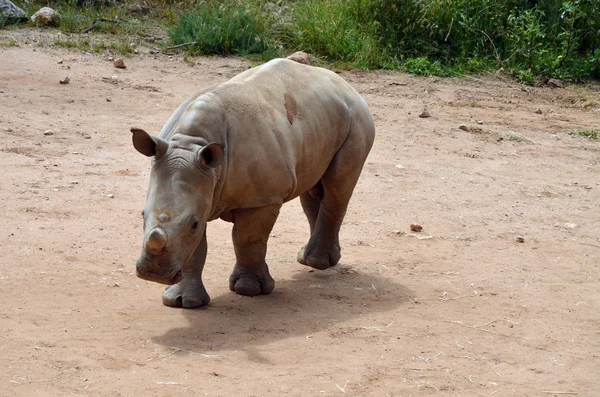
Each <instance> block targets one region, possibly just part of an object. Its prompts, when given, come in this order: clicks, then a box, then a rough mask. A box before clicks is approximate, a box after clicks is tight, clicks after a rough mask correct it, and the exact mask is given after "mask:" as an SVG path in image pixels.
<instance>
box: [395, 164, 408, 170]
mask: <svg viewBox="0 0 600 397" xmlns="http://www.w3.org/2000/svg"><path fill="white" fill-rule="evenodd" d="M395 168H398V169H399V170H401V169H403V168H406V167H405V166H403V165H402V164H396V167H395Z"/></svg>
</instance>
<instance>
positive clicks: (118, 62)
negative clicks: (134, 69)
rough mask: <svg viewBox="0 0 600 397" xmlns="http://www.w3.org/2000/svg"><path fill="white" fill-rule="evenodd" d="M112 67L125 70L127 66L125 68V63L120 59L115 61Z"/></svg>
mask: <svg viewBox="0 0 600 397" xmlns="http://www.w3.org/2000/svg"><path fill="white" fill-rule="evenodd" d="M113 65H115V68H119V69H127V66H125V62H124V61H123V59H121V58H118V59H115V60H114V62H113Z"/></svg>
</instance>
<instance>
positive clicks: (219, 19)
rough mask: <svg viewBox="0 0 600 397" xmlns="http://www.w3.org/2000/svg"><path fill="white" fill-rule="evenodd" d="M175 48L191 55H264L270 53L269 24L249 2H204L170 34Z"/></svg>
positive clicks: (186, 13) (189, 13)
mask: <svg viewBox="0 0 600 397" xmlns="http://www.w3.org/2000/svg"><path fill="white" fill-rule="evenodd" d="M169 38H170V40H171V42H172V43H173V45H180V44H186V43H192V44H188V45H187V46H186V50H187V51H188V52H189V53H191V54H220V55H227V54H241V55H247V54H261V53H265V52H267V51H268V50H269V44H270V43H269V41H270V37H269V35H268V33H267V24H266V20H265V19H264V18H263V17H262V16H261V15H260V13H258V12H257V10H255V9H254V8H252V7H251V6H250V4H249V3H248V2H246V1H242V2H239V3H236V2H222V3H221V2H218V1H202V2H200V3H199V4H198V6H197V8H196V10H195V12H187V11H186V12H185V13H183V15H182V16H181V18H180V19H179V22H178V23H177V24H176V25H175V26H173V27H172V28H171V29H170V30H169Z"/></svg>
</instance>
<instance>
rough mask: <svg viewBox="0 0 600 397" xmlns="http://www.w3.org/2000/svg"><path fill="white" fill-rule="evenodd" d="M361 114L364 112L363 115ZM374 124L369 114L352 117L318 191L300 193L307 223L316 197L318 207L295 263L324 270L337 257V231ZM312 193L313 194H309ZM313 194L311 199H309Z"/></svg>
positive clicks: (331, 264)
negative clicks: (349, 127) (306, 241)
mask: <svg viewBox="0 0 600 397" xmlns="http://www.w3.org/2000/svg"><path fill="white" fill-rule="evenodd" d="M363 116H364V115H363ZM373 138H374V126H373V122H372V119H371V118H370V117H358V116H357V118H356V119H355V121H354V124H353V127H352V129H351V130H350V132H349V134H348V137H347V138H346V141H345V142H344V144H343V145H342V147H340V149H339V150H338V152H337V153H336V155H335V156H334V158H333V160H332V161H331V163H330V164H329V167H327V170H326V171H325V173H324V174H323V176H322V177H321V181H320V185H321V190H320V194H318V195H317V194H314V193H315V192H314V189H315V188H313V189H311V190H309V191H308V195H307V193H304V194H303V195H302V196H300V199H301V201H302V208H303V209H304V212H305V213H306V214H307V216H308V218H309V222H311V218H310V216H309V213H313V212H315V211H314V208H315V206H316V200H315V199H316V198H319V197H320V200H319V201H320V202H319V210H318V215H317V219H316V222H315V224H314V226H313V225H312V224H311V236H310V240H309V241H308V243H307V244H306V245H305V246H304V247H302V249H301V250H300V252H299V253H298V258H297V259H298V262H300V263H301V264H303V265H306V266H310V267H312V268H315V269H319V270H324V269H327V268H329V267H331V266H335V265H336V264H337V263H338V262H339V260H340V258H341V254H340V241H339V232H340V228H341V226H342V222H343V221H344V216H345V215H346V210H347V208H348V203H349V202H350V198H351V197H352V192H353V191H354V187H355V186H356V183H357V182H358V178H359V176H360V173H361V171H362V167H363V165H364V162H365V160H366V158H367V155H368V153H369V150H370V149H371V146H372V145H373ZM311 193H313V194H311ZM311 197H313V198H314V199H311ZM307 208H308V209H309V212H307Z"/></svg>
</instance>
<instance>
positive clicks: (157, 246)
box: [146, 228, 167, 255]
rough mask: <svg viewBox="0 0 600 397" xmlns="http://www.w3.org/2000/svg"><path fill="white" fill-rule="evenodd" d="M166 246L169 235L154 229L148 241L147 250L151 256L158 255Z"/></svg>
mask: <svg viewBox="0 0 600 397" xmlns="http://www.w3.org/2000/svg"><path fill="white" fill-rule="evenodd" d="M166 245H167V234H166V233H165V232H164V231H163V230H162V229H160V228H154V229H152V231H151V232H150V234H148V239H147V240H146V250H147V251H148V252H149V253H151V254H154V255H158V254H160V252H161V251H162V250H163V248H165V246H166Z"/></svg>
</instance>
